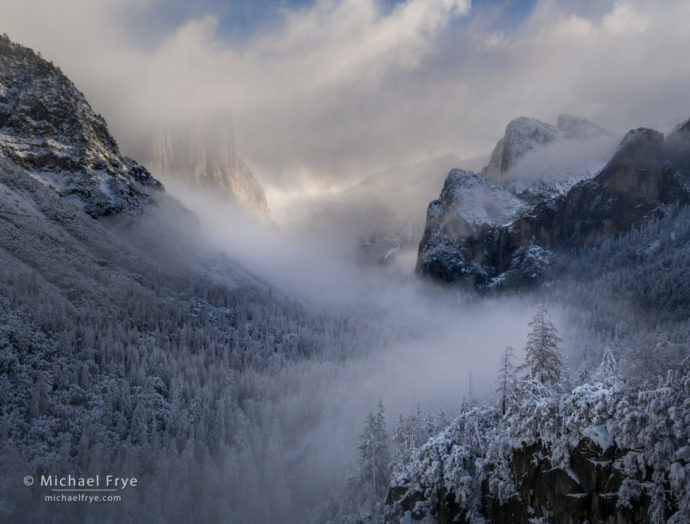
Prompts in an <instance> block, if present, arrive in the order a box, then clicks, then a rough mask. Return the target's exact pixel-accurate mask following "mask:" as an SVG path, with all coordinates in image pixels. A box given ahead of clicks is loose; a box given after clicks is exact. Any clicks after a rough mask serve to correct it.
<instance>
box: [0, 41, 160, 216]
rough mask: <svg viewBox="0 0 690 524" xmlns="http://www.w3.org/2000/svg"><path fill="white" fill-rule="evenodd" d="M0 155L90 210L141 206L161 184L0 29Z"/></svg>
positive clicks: (67, 87)
mask: <svg viewBox="0 0 690 524" xmlns="http://www.w3.org/2000/svg"><path fill="white" fill-rule="evenodd" d="M0 156H2V157H3V158H5V159H7V160H9V161H10V162H11V163H12V164H14V165H16V166H17V167H19V168H22V169H27V170H29V171H30V172H31V176H32V177H34V178H35V179H37V180H39V181H40V182H41V183H43V184H45V185H47V186H49V187H51V188H53V189H54V190H55V191H57V192H58V193H59V194H60V195H62V196H63V197H65V198H66V199H68V200H69V201H71V202H72V203H74V204H76V205H77V206H78V207H80V208H82V209H84V211H86V212H87V213H88V214H89V215H91V216H92V217H100V216H104V215H112V214H117V213H122V212H139V211H141V210H142V209H143V208H144V207H145V206H146V205H147V204H149V203H151V202H153V201H154V199H155V198H156V194H157V192H158V191H160V190H161V189H162V185H161V184H160V182H158V180H156V179H155V178H153V177H152V176H151V174H150V173H149V172H148V170H147V169H146V168H145V167H143V166H142V165H140V164H138V163H137V162H135V161H134V160H132V159H130V158H127V157H125V156H123V155H122V154H121V153H120V151H119V149H118V146H117V143H116V142H115V139H114V138H113V137H112V135H111V134H110V132H109V131H108V128H107V126H106V124H105V121H104V120H103V118H102V117H101V116H100V115H97V114H96V113H94V111H93V110H92V109H91V106H90V105H89V103H88V102H87V101H86V99H85V98H84V95H83V94H82V93H81V92H80V91H79V90H78V89H77V88H76V87H75V86H74V84H73V83H72V82H71V81H70V80H69V79H68V78H67V77H66V76H65V75H64V74H62V72H61V71H60V70H59V69H58V68H57V67H55V66H53V65H52V64H51V63H49V62H47V61H45V60H43V59H42V58H41V57H40V56H38V55H37V54H36V53H34V52H33V51H32V50H30V49H28V48H26V47H23V46H21V45H18V44H15V43H12V42H11V41H10V40H9V39H8V38H7V37H6V36H2V37H0Z"/></svg>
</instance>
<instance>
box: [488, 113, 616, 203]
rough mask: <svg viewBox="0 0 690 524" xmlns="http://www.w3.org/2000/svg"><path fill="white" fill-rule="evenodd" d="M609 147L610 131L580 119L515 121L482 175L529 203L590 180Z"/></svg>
mask: <svg viewBox="0 0 690 524" xmlns="http://www.w3.org/2000/svg"><path fill="white" fill-rule="evenodd" d="M613 145H614V144H613V135H612V134H611V133H609V132H608V131H606V130H605V129H603V128H602V127H600V126H598V125H596V124H593V123H591V122H589V121H587V120H585V119H583V118H578V117H574V116H571V115H565V114H562V115H559V116H558V119H557V122H556V125H555V126H554V125H551V124H548V123H545V122H542V121H540V120H537V119H536V118H528V117H520V118H516V119H515V120H512V121H511V122H510V123H509V124H508V126H507V127H506V131H505V134H504V136H503V137H502V138H501V139H500V140H499V141H498V143H497V144H496V147H495V148H494V150H493V152H492V154H491V158H490V161H489V164H488V165H487V166H486V167H484V169H482V175H484V176H485V177H486V178H488V179H489V180H492V181H494V182H496V183H497V184H501V185H503V186H504V187H506V189H508V190H510V191H511V192H513V193H514V194H516V195H517V196H519V197H520V198H522V199H523V200H525V201H526V202H528V203H529V204H532V205H534V204H536V203H537V202H539V201H541V200H544V199H546V198H552V197H555V196H558V195H562V194H565V193H566V192H567V191H568V190H569V189H570V188H571V187H572V186H574V185H575V184H576V183H577V182H580V181H581V180H584V179H586V178H591V177H592V176H594V175H595V174H596V173H597V172H598V171H599V170H600V169H601V168H602V167H603V166H604V164H605V163H606V160H607V158H608V157H609V156H610V155H611V153H612V151H613V149H612V148H613Z"/></svg>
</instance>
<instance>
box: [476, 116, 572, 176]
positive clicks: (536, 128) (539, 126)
mask: <svg viewBox="0 0 690 524" xmlns="http://www.w3.org/2000/svg"><path fill="white" fill-rule="evenodd" d="M559 135H560V133H559V131H558V128H557V127H555V126H552V125H551V124H547V123H545V122H542V121H541V120H537V119H536V118H528V117H525V116H521V117H519V118H516V119H515V120H512V121H511V122H510V123H509V124H508V126H507V127H506V131H505V134H504V135H503V138H501V139H500V140H499V141H498V143H497V144H496V147H495V148H494V150H493V152H492V153H491V159H490V160H489V165H488V166H486V167H485V168H484V169H483V170H482V175H484V176H485V177H487V178H489V179H496V178H498V177H500V175H501V174H503V173H506V172H507V171H508V170H509V169H511V168H512V167H514V166H515V165H516V164H517V161H518V160H519V159H520V158H522V157H523V156H524V155H525V154H526V153H527V152H528V151H531V150H532V149H534V148H535V147H538V146H540V145H544V144H548V143H550V142H553V141H555V140H558V139H559Z"/></svg>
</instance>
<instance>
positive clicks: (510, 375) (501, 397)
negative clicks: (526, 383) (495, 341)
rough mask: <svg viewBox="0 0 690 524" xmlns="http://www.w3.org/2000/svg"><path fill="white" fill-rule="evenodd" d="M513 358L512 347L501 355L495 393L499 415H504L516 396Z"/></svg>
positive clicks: (513, 351) (507, 348)
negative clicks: (496, 394)
mask: <svg viewBox="0 0 690 524" xmlns="http://www.w3.org/2000/svg"><path fill="white" fill-rule="evenodd" d="M514 358H515V350H514V349H513V348H512V346H508V347H506V348H505V350H503V353H501V366H500V368H499V370H498V380H497V383H498V386H497V388H496V393H498V407H499V409H500V410H501V414H502V415H505V414H506V411H508V408H509V406H510V405H511V404H512V403H513V402H514V401H515V396H516V390H517V385H516V380H515V373H516V370H515V365H514V364H513V359H514Z"/></svg>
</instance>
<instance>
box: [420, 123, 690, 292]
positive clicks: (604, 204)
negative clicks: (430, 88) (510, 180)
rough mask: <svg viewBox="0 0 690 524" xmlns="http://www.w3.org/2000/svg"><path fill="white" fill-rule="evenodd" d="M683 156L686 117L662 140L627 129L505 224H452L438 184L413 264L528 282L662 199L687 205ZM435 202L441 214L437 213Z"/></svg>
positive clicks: (484, 282)
mask: <svg viewBox="0 0 690 524" xmlns="http://www.w3.org/2000/svg"><path fill="white" fill-rule="evenodd" d="M526 128H530V129H534V130H535V133H533V134H530V136H533V137H536V138H535V139H534V141H536V142H539V141H543V140H546V139H547V138H546V137H549V136H552V134H553V133H551V134H548V133H547V132H546V131H553V130H552V129H551V130H550V129H549V128H544V127H543V126H539V125H537V124H536V123H534V122H531V123H530V125H529V126H525V127H524V129H526ZM534 141H533V142H534ZM507 158H513V157H512V156H508V157H507ZM689 163H690V125H689V124H688V123H687V122H686V123H685V124H683V125H682V126H680V127H679V128H678V129H677V130H675V131H674V132H673V133H672V134H671V135H669V137H668V138H667V139H664V136H663V135H662V134H661V133H659V132H657V131H654V130H652V129H644V128H640V129H636V130H632V131H630V132H628V134H627V135H626V136H625V138H624V139H623V141H622V142H621V143H620V145H619V148H618V150H617V151H616V153H615V154H614V155H613V157H612V158H611V159H610V160H609V162H608V163H607V164H606V165H605V166H604V168H603V169H602V170H601V171H600V172H599V174H597V176H595V177H594V178H592V179H586V180H583V181H581V182H579V183H577V184H576V185H574V186H573V187H572V188H571V189H570V190H569V191H568V192H567V193H566V194H564V195H558V196H556V197H554V198H547V199H545V200H543V201H541V202H539V203H538V204H536V205H535V206H533V207H530V208H529V210H527V211H525V212H523V213H522V214H521V215H520V217H519V218H517V219H516V220H514V221H512V222H511V223H510V224H503V225H500V224H491V223H489V222H487V223H486V225H485V226H484V227H482V228H480V229H475V230H473V231H468V230H465V229H461V228H460V229H458V228H457V227H453V224H455V223H456V222H457V221H458V218H461V216H460V215H459V214H458V213H457V211H454V206H453V205H452V202H453V201H457V196H456V195H455V194H453V193H450V192H448V191H445V188H444V191H443V192H442V193H441V196H440V198H439V200H437V201H434V202H432V203H431V204H430V206H429V211H428V213H427V226H426V229H425V232H424V237H423V239H422V242H421V243H420V247H419V254H418V259H417V271H418V272H419V273H421V274H424V275H428V276H430V277H432V278H435V279H439V280H443V281H469V282H472V283H473V284H474V285H475V286H478V287H496V286H505V285H513V284H517V283H521V282H530V281H534V280H536V279H538V278H539V277H540V276H541V274H542V272H543V270H544V268H545V266H546V265H548V263H549V261H550V259H551V258H552V255H553V253H554V252H562V251H565V250H568V249H572V248H578V247H583V246H591V245H598V244H600V243H601V242H603V241H604V240H605V239H607V238H611V237H613V236H616V235H619V234H621V233H624V232H627V231H629V230H630V229H631V228H632V227H633V226H635V225H636V224H639V223H640V222H642V221H644V220H646V219H648V218H651V217H654V216H659V215H661V214H663V212H664V211H663V210H664V205H666V204H673V203H676V202H678V203H680V204H687V203H688V202H689V201H690V170H689V169H688V165H689ZM449 178H451V177H450V175H449ZM439 209H444V210H446V211H445V215H447V216H441V217H439V214H438V210H439Z"/></svg>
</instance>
